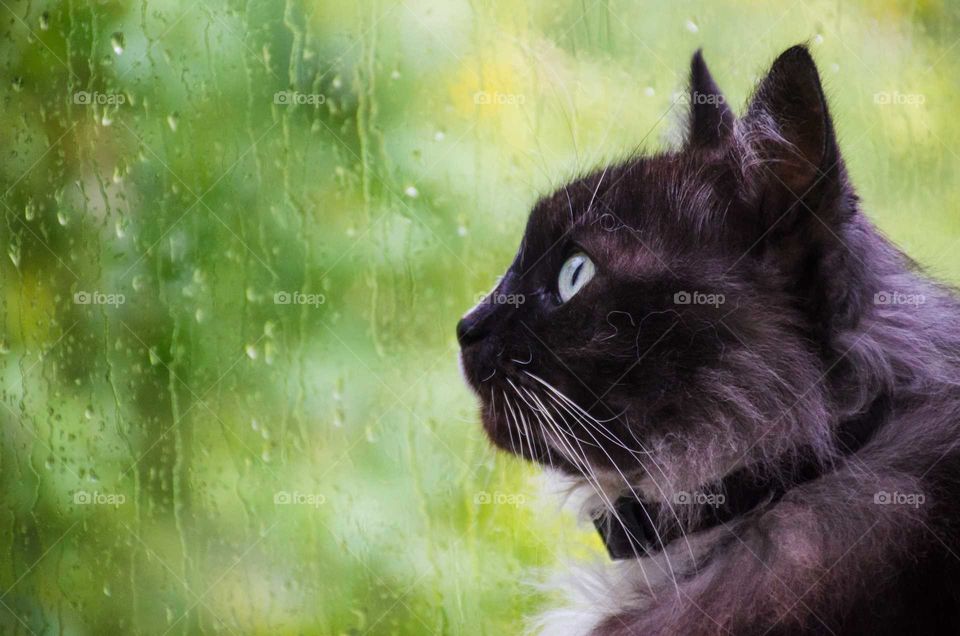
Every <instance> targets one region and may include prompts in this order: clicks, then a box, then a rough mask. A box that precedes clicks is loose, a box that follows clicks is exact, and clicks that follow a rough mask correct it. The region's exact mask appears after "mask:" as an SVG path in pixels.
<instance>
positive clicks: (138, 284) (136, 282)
mask: <svg viewBox="0 0 960 636" xmlns="http://www.w3.org/2000/svg"><path fill="white" fill-rule="evenodd" d="M130 284H131V285H132V286H133V290H134V291H140V290H142V289H143V288H144V286H145V285H146V281H145V280H144V278H143V276H141V275H140V274H137V275H136V276H134V277H133V280H132V281H131V282H130Z"/></svg>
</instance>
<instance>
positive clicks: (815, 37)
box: [813, 33, 823, 44]
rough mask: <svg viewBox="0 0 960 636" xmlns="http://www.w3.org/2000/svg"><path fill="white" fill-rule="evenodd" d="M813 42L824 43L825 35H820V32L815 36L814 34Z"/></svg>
mask: <svg viewBox="0 0 960 636" xmlns="http://www.w3.org/2000/svg"><path fill="white" fill-rule="evenodd" d="M813 43H814V44H823V36H822V35H820V34H819V33H817V34H816V35H815V36H813Z"/></svg>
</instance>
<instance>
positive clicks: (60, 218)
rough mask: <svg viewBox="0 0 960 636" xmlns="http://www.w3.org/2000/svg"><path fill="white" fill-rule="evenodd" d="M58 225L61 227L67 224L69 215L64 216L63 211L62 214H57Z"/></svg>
mask: <svg viewBox="0 0 960 636" xmlns="http://www.w3.org/2000/svg"><path fill="white" fill-rule="evenodd" d="M57 223H59V224H60V225H66V224H67V215H66V214H64V212H63V211H62V210H61V211H60V212H57Z"/></svg>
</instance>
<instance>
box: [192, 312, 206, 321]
mask: <svg viewBox="0 0 960 636" xmlns="http://www.w3.org/2000/svg"><path fill="white" fill-rule="evenodd" d="M193 317H194V318H195V319H196V321H197V322H203V321H204V319H205V318H206V317H207V314H206V313H205V312H204V311H203V310H202V309H198V310H196V311H195V312H194V313H193Z"/></svg>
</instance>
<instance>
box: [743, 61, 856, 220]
mask: <svg viewBox="0 0 960 636" xmlns="http://www.w3.org/2000/svg"><path fill="white" fill-rule="evenodd" d="M742 123H743V130H744V132H745V133H746V136H745V138H746V141H747V143H748V145H749V146H750V152H751V154H752V155H754V157H753V160H752V161H751V162H750V163H751V164H753V165H754V166H755V168H754V174H753V177H752V180H753V181H754V182H756V183H755V184H754V185H759V186H760V188H759V189H760V190H762V191H763V195H764V198H765V199H766V202H767V204H768V205H769V204H771V203H774V201H773V200H771V195H778V196H775V197H774V198H775V199H776V200H779V202H780V203H781V204H782V205H786V206H790V207H801V204H805V205H806V207H812V206H814V205H815V204H816V201H817V200H818V199H822V197H823V195H824V194H825V193H827V192H829V191H830V190H831V188H833V187H834V186H836V185H837V184H838V183H839V182H840V181H841V178H840V175H841V173H842V170H843V166H842V164H841V162H840V153H839V150H838V148H837V140H836V137H835V135H834V130H833V123H832V121H831V119H830V113H829V110H828V109H827V100H826V97H825V96H824V93H823V87H822V86H821V84H820V76H819V74H818V72H817V66H816V64H815V63H814V61H813V58H812V57H811V56H810V52H809V51H808V50H807V48H806V47H805V46H794V47H793V48H790V49H788V50H786V51H784V52H783V53H782V54H781V55H780V57H778V58H777V59H776V61H775V62H774V63H773V66H772V67H771V68H770V72H769V73H768V74H767V76H766V77H765V78H764V79H763V81H762V82H761V83H760V86H759V88H758V89H757V92H756V93H755V94H754V97H753V99H752V101H751V102H750V105H749V106H748V107H747V113H746V115H745V116H744V117H743V122H742ZM834 191H835V189H834ZM768 211H770V212H778V213H783V212H786V210H776V211H773V210H768Z"/></svg>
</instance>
